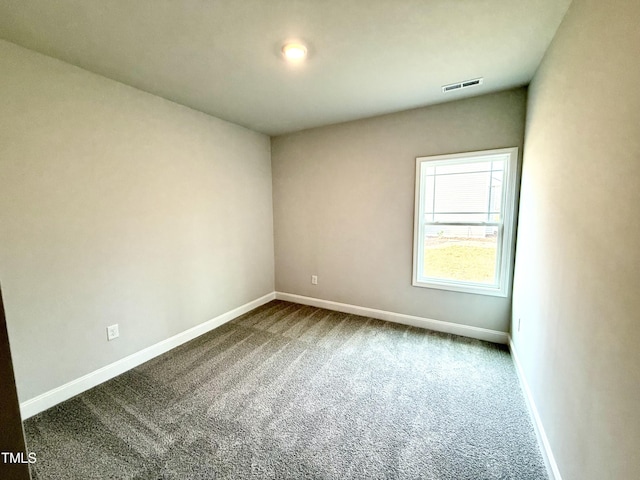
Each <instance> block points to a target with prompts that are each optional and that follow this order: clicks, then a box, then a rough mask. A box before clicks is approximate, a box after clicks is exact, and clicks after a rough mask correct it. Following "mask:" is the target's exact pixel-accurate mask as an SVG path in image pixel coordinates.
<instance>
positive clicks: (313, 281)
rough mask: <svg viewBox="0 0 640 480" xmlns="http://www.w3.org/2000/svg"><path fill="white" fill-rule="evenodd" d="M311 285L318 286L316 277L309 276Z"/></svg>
mask: <svg viewBox="0 0 640 480" xmlns="http://www.w3.org/2000/svg"><path fill="white" fill-rule="evenodd" d="M311 283H312V284H313V285H317V284H318V275H311Z"/></svg>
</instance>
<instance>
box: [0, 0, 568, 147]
mask: <svg viewBox="0 0 640 480" xmlns="http://www.w3.org/2000/svg"><path fill="white" fill-rule="evenodd" d="M569 3H570V0H135V1H133V0H55V1H52V0H0V38H3V39H5V40H8V41H10V42H14V43H17V44H19V45H22V46H25V47H27V48H31V49H33V50H36V51H39V52H42V53H45V54H47V55H50V56H52V57H56V58H59V59H62V60H64V61H66V62H69V63H71V64H74V65H77V66H80V67H82V68H85V69H86V70H89V71H92V72H95V73H98V74H100V75H104V76H105V77H108V78H112V79H114V80H118V81H120V82H122V83H125V84H128V85H131V86H134V87H137V88H139V89H141V90H144V91H147V92H151V93H154V94H156V95H159V96H162V97H165V98H167V99H170V100H173V101H175V102H178V103H181V104H183V105H187V106H189V107H192V108H194V109H197V110H200V111H203V112H206V113H209V114H211V115H214V116H216V117H219V118H223V119H225V120H229V121H232V122H235V123H238V124H240V125H244V126H246V127H249V128H251V129H254V130H257V131H260V132H264V133H267V134H270V135H276V134H280V133H285V132H291V131H295V130H301V129H304V128H309V127H315V126H319V125H326V124H331V123H337V122H341V121H346V120H353V119H357V118H363V117H368V116H372V115H377V114H381V113H388V112H393V111H399V110H405V109H408V108H413V107H419V106H424V105H429V104H434V103H441V102H444V101H448V100H455V99H459V98H462V97H465V96H471V95H478V94H483V93H488V92H491V91H497V90H502V89H505V88H510V87H515V86H520V85H525V84H527V83H528V82H529V81H530V80H531V77H532V76H533V74H534V72H535V70H536V68H537V66H538V64H539V63H540V60H541V58H542V55H543V54H544V52H545V50H546V48H547V46H548V44H549V42H550V41H551V39H552V38H553V35H554V34H555V31H556V29H557V27H558V25H559V24H560V21H561V20H562V17H563V16H564V13H565V12H566V10H567V7H568V5H569ZM288 39H300V40H303V41H304V42H305V43H306V44H307V46H308V48H309V58H308V59H307V61H305V62H304V64H302V65H297V66H295V67H294V66H291V65H289V64H287V63H286V62H285V61H284V60H283V59H282V58H281V55H280V47H281V46H282V44H283V42H284V41H285V40H288ZM476 77H484V79H485V81H484V84H483V85H482V86H480V87H475V88H471V89H468V90H466V91H462V92H455V93H449V94H446V95H445V94H443V93H442V91H441V88H440V87H441V86H442V85H444V84H447V83H453V82H457V81H460V80H467V79H471V78H476Z"/></svg>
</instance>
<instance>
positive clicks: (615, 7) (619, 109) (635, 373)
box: [513, 0, 640, 480]
mask: <svg viewBox="0 0 640 480" xmlns="http://www.w3.org/2000/svg"><path fill="white" fill-rule="evenodd" d="M639 19H640V2H638V1H637V0H612V1H607V2H603V1H601V0H574V2H573V5H572V7H571V9H570V10H569V13H568V16H567V17H566V19H565V21H564V23H563V24H562V26H561V27H560V30H559V32H558V34H557V36H556V38H555V40H554V41H553V43H552V45H551V48H550V50H549V51H548V52H547V55H546V57H545V59H544V61H543V64H542V66H541V68H540V69H539V71H538V73H537V74H536V76H535V79H534V81H533V83H532V86H531V88H530V92H529V106H528V115H527V131H526V140H525V145H526V149H525V155H524V173H523V181H522V203H521V208H520V230H519V233H518V252H517V260H516V281H515V292H514V307H513V319H514V341H515V345H516V349H517V351H518V353H519V356H520V358H521V361H522V363H523V367H524V371H525V375H526V378H527V381H528V383H529V385H530V387H531V390H532V393H533V397H534V400H535V403H536V405H537V406H538V409H539V412H540V416H541V418H542V422H543V425H544V428H545V431H546V432H547V434H548V437H549V441H550V444H551V447H552V450H553V452H554V455H555V458H556V460H557V463H558V467H559V470H560V473H561V474H562V477H563V479H564V480H602V479H615V480H632V479H638V478H640V456H639V455H638V452H639V451H640V296H639V295H638V288H639V285H640V221H639V220H638V219H639V218H640V88H639V85H640V61H639V60H640V55H639V52H640V50H639V46H640V28H639V27H638V20H639ZM518 318H521V319H522V326H521V331H520V332H517V320H518Z"/></svg>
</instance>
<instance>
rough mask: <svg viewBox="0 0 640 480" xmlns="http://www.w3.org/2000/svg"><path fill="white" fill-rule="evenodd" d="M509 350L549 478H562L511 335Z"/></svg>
mask: <svg viewBox="0 0 640 480" xmlns="http://www.w3.org/2000/svg"><path fill="white" fill-rule="evenodd" d="M509 350H511V356H512V357H513V363H515V365H516V372H517V373H518V379H519V380H520V385H521V386H522V390H523V391H524V398H525V400H526V402H527V407H528V408H529V413H530V414H531V418H532V419H533V427H534V429H535V431H536V437H538V444H540V446H541V447H542V449H541V450H542V457H543V458H544V463H545V464H546V465H547V472H548V473H549V480H562V476H561V475H560V470H558V464H557V463H556V459H555V457H554V456H553V451H552V450H551V445H550V444H549V439H548V438H547V434H546V432H545V431H544V426H543V425H542V420H541V419H540V415H539V414H538V409H537V407H536V404H535V402H534V401H533V396H532V395H531V390H530V389H529V384H528V383H527V379H526V377H525V376H524V370H522V364H521V363H520V359H519V358H518V352H517V351H516V348H515V345H514V344H513V341H512V339H511V337H509Z"/></svg>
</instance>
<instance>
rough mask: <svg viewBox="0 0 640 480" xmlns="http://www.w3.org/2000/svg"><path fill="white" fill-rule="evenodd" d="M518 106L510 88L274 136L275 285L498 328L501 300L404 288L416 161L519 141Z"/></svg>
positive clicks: (502, 318)
mask: <svg viewBox="0 0 640 480" xmlns="http://www.w3.org/2000/svg"><path fill="white" fill-rule="evenodd" d="M525 103H526V92H525V90H524V89H518V90H513V91H508V92H503V93H498V94H492V95H486V96H482V97H476V98H473V99H468V100H462V101H458V102H452V103H446V104H442V105H436V106H432V107H429V108H422V109H417V110H411V111H407V112H403V113H398V114H393V115H385V116H381V117H376V118H371V119H366V120H360V121H355V122H349V123H344V124H339V125H333V126H329V127H323V128H316V129H312V130H306V131H302V132H298V133H294V134H290V135H283V136H279V137H275V138H273V139H272V142H271V155H272V168H273V190H274V220H275V224H274V225H275V227H274V228H275V239H276V241H275V245H276V249H275V259H276V290H277V291H279V292H286V293H294V294H299V295H305V296H310V297H316V298H321V299H325V300H332V301H336V302H342V303H348V304H353V305H359V306H365V307H369V308H376V309H381V310H387V311H392V312H397V313H404V314H409V315H417V316H421V317H427V318H434V319H437V320H443V321H449V322H455V323H461V324H466V325H472V326H477V327H484V328H489V329H495V330H500V331H507V329H508V328H509V314H510V308H511V300H510V298H499V297H489V296H482V295H472V294H464V293H456V292H448V291H443V290H434V289H426V288H419V287H413V286H412V285H411V265H412V249H413V207H414V182H415V178H414V177H415V159H416V157H418V156H423V155H435V154H445V153H456V152H465V151H473V150H483V149H490V148H500V147H513V146H517V147H521V146H522V140H523V135H524V118H525ZM312 274H317V275H318V276H319V284H318V285H317V286H314V285H311V281H310V278H311V275H312Z"/></svg>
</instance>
